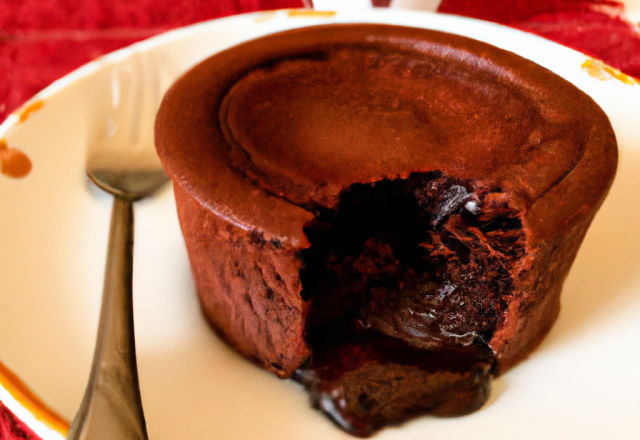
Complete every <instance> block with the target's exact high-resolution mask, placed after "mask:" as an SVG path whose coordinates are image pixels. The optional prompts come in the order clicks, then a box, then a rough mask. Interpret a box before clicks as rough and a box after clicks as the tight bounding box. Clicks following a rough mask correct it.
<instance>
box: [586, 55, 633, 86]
mask: <svg viewBox="0 0 640 440" xmlns="http://www.w3.org/2000/svg"><path fill="white" fill-rule="evenodd" d="M582 69H583V70H586V71H587V73H588V74H589V75H590V76H592V77H593V78H596V79H599V80H601V81H606V80H608V79H617V80H618V81H622V82H623V83H625V84H628V85H631V86H635V85H639V84H640V80H638V79H636V78H634V77H632V76H629V75H627V74H625V73H622V72H620V71H619V70H618V69H616V68H614V67H611V66H609V65H608V64H606V63H603V62H602V61H600V60H596V59H595V58H587V59H586V61H585V62H584V63H582Z"/></svg>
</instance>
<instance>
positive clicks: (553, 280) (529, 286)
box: [491, 98, 618, 372]
mask: <svg viewBox="0 0 640 440" xmlns="http://www.w3.org/2000/svg"><path fill="white" fill-rule="evenodd" d="M588 99H590V98H588ZM598 112H600V113H601V116H600V117H599V118H593V119H592V120H591V123H592V126H591V133H590V136H589V140H588V142H587V148H586V151H585V154H584V156H583V157H582V159H581V160H580V162H579V163H578V164H577V165H576V166H575V168H574V169H573V170H572V171H571V172H570V173H569V174H568V175H567V176H566V177H565V178H564V179H563V180H562V181H561V182H559V183H558V184H557V185H556V186H554V187H553V188H552V189H551V190H549V191H548V192H547V193H545V194H543V195H542V196H541V197H539V198H538V199H537V200H536V201H535V202H534V203H533V204H532V205H531V206H530V207H529V208H528V209H527V212H526V214H525V216H524V218H523V225H525V228H526V230H527V242H528V243H529V249H528V251H527V253H528V254H529V255H532V256H533V257H532V259H531V262H530V264H531V267H527V268H524V269H523V270H522V271H521V272H520V274H519V276H518V278H519V285H520V290H519V291H518V292H516V294H515V295H514V296H513V298H512V299H511V301H510V304H509V309H508V311H507V314H506V315H505V319H504V321H503V324H502V326H501V327H500V328H499V329H498V331H497V332H496V334H495V335H494V338H493V340H492V341H491V347H492V348H493V349H494V351H495V352H496V353H497V356H498V359H499V362H500V366H499V371H500V372H502V371H505V370H507V369H509V368H510V367H512V366H514V365H515V364H517V363H518V362H520V361H522V360H524V359H525V358H526V357H527V356H528V355H529V354H530V353H531V352H532V351H533V350H534V349H535V348H536V347H537V346H538V345H539V344H540V343H541V342H542V340H543V338H544V337H545V336H546V334H547V333H548V332H549V330H550V329H551V326H552V325H553V323H554V322H555V320H556V318H557V316H558V313H559V311H560V295H561V292H562V286H563V284H564V281H565V279H566V277H567V275H568V274H569V270H570V269H571V265H572V264H573V261H574V260H575V258H576V255H577V253H578V250H579V248H580V244H581V243H582V240H583V239H584V236H585V235H586V233H587V230H588V229H589V226H590V224H591V222H592V221H593V218H594V217H595V215H596V212H597V211H598V209H599V208H600V206H601V205H602V203H603V202H604V199H605V197H606V196H607V194H608V192H609V189H610V188H611V185H612V183H613V179H614V176H615V173H616V168H617V163H618V151H617V143H616V138H615V134H614V132H613V129H612V128H611V125H610V124H609V121H608V118H607V116H606V115H605V114H604V112H602V110H601V109H599V108H598Z"/></svg>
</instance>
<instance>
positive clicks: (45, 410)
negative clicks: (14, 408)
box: [0, 362, 69, 436]
mask: <svg viewBox="0 0 640 440" xmlns="http://www.w3.org/2000/svg"><path fill="white" fill-rule="evenodd" d="M0 385H2V386H3V387H4V388H5V389H6V390H7V391H8V392H9V394H11V395H12V396H13V398H14V399H16V400H17V401H18V402H19V403H20V404H21V405H22V406H23V407H24V408H25V409H27V410H28V411H29V412H30V413H31V414H33V416H34V417H35V418H36V419H37V420H39V421H40V422H42V423H44V424H45V425H47V426H48V427H49V428H51V429H53V430H55V431H58V432H59V433H60V434H62V435H64V436H66V435H67V432H68V431H69V422H67V421H66V420H65V419H63V418H62V417H61V416H60V415H58V414H57V413H56V412H55V411H54V410H52V409H51V408H49V407H48V406H47V405H46V404H45V403H44V402H42V400H40V399H39V398H38V397H37V396H36V395H35V394H34V393H33V392H32V391H31V390H30V389H29V387H27V385H25V384H24V382H22V380H20V378H19V377H18V376H16V375H15V374H14V373H13V372H12V371H11V370H9V369H8V368H7V367H6V366H5V365H4V364H3V363H2V362H0Z"/></svg>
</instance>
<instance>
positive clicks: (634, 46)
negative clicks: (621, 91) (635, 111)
mask: <svg viewBox="0 0 640 440" xmlns="http://www.w3.org/2000/svg"><path fill="white" fill-rule="evenodd" d="M438 12H445V13H450V14H457V15H464V16H467V17H473V18H479V19H482V20H489V21H493V22H496V23H501V24H505V25H507V26H511V27H515V28H518V29H522V30H525V31H528V32H532V33H535V34H538V35H541V36H543V37H545V38H548V39H550V40H553V41H556V42H558V43H560V44H563V45H565V46H568V47H572V48H574V49H576V50H579V51H581V52H583V53H585V54H587V55H590V56H592V57H594V58H598V59H601V60H603V61H605V62H606V63H607V64H609V65H611V66H613V67H615V68H617V69H619V70H621V71H622V72H624V73H626V74H628V75H631V76H635V77H636V78H640V31H639V30H638V27H637V26H634V25H633V24H632V23H630V22H629V21H628V20H626V19H625V17H624V6H623V5H622V4H621V3H620V2H617V1H612V0H536V1H532V0H502V1H495V0H442V3H441V4H440V7H439V8H438Z"/></svg>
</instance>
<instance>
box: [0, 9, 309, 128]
mask: <svg viewBox="0 0 640 440" xmlns="http://www.w3.org/2000/svg"><path fill="white" fill-rule="evenodd" d="M301 6H302V0H226V1H225V0H208V1H206V0H138V1H135V2H132V1H130V0H81V1H80V0H2V1H0V121H3V120H4V119H5V118H6V117H7V116H8V115H9V114H10V113H11V112H12V111H13V110H15V109H16V108H18V107H19V106H20V105H21V104H22V103H24V102H25V101H26V100H27V99H29V98H30V97H31V96H33V95H34V94H36V93H37V92H38V91H40V90H42V89H43V88H44V87H46V86H47V85H49V84H50V83H51V82H53V81H54V80H56V79H58V78H60V77H61V76H63V75H65V74H67V73H69V72H71V71H72V70H74V69H76V68H78V67H80V66H82V65H83V64H85V63H87V62H89V61H91V60H92V59H94V58H96V57H98V56H100V55H103V54H105V53H108V52H111V51H114V50H116V49H119V48H121V47H124V46H127V45H129V44H132V43H134V42H136V41H139V40H142V39H145V38H148V37H151V36H153V35H155V34H158V33H160V32H164V31H166V30H169V29H173V28H177V27H180V26H185V25H188V24H192V23H196V22H199V21H204V20H209V19H212V18H218V17H223V16H227V15H233V14H239V13H242V12H252V11H257V10H269V9H280V8H294V7H301Z"/></svg>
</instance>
